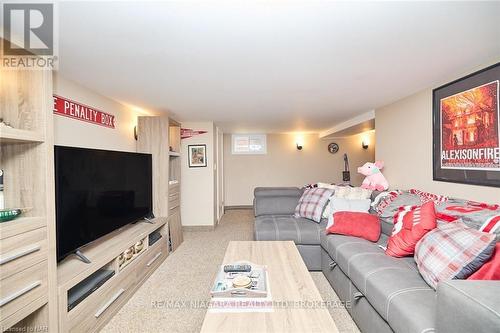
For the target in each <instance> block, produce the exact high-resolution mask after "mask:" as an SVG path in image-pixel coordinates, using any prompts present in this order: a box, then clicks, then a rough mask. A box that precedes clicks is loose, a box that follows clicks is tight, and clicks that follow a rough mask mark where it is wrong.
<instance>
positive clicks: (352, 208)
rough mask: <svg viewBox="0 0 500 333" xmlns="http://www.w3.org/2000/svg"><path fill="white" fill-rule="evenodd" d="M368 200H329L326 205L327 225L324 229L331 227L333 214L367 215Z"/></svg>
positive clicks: (368, 208)
mask: <svg viewBox="0 0 500 333" xmlns="http://www.w3.org/2000/svg"><path fill="white" fill-rule="evenodd" d="M370 204H371V201H370V199H345V198H337V197H335V196H333V197H331V198H330V202H329V203H328V208H327V209H329V212H330V213H329V214H328V225H327V226H326V229H328V228H330V227H331V226H332V225H333V222H334V221H333V214H335V213H337V212H362V213H368V211H369V210H370Z"/></svg>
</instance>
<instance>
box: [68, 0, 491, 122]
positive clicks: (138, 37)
mask: <svg viewBox="0 0 500 333" xmlns="http://www.w3.org/2000/svg"><path fill="white" fill-rule="evenodd" d="M59 17H60V23H59V24H60V25H59V37H60V44H59V55H60V57H59V59H60V63H59V66H60V73H61V74H62V75H63V76H65V77H67V78H69V79H72V80H74V81H77V82H79V83H81V84H83V85H85V86H87V87H89V88H91V89H93V90H95V91H97V92H99V93H101V94H103V95H107V96H110V97H112V98H114V99H117V100H119V101H122V102H125V103H128V104H133V105H136V106H139V107H142V108H146V109H152V110H171V111H172V112H173V113H174V114H176V115H177V117H178V118H179V119H180V120H183V121H187V120H191V121H205V120H210V121H214V122H216V123H217V124H220V125H221V126H222V127H223V128H224V130H225V131H226V132H229V131H248V132H261V131H268V132H286V131H297V130H301V131H321V130H325V129H327V128H329V127H332V126H334V125H335V124H337V123H339V122H342V121H345V120H346V119H349V118H351V117H353V116H356V115H359V114H362V113H364V112H366V111H368V110H371V109H374V108H377V107H380V106H383V105H386V104H388V103H390V102H392V101H395V100H397V99H399V98H402V97H405V96H407V95H410V94H412V93H414V92H416V91H419V90H421V89H423V88H427V87H435V86H436V85H439V84H442V83H444V82H446V81H447V80H452V79H456V78H458V77H459V76H461V75H463V74H464V73H467V72H468V71H471V70H474V69H477V67H478V66H481V65H482V64H485V63H487V62H492V61H494V60H496V59H500V41H499V40H500V39H499V36H500V24H499V17H500V2H498V1H494V2H485V3H479V2H477V1H476V2H433V3H431V2H383V3H381V2H378V3H377V2H318V1H302V2H287V3H285V2H283V1H259V2H250V1H246V2H238V1H231V2H191V1H183V2H181V1H179V2H147V3H145V2H101V1H100V2H62V3H60V5H59Z"/></svg>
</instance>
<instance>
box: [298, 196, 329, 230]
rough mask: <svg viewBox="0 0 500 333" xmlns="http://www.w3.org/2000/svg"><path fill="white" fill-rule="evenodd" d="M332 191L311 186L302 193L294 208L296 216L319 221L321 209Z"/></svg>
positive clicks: (321, 213)
mask: <svg viewBox="0 0 500 333" xmlns="http://www.w3.org/2000/svg"><path fill="white" fill-rule="evenodd" d="M332 194H333V191H332V190H329V189H326V188H311V189H307V190H305V191H304V193H302V196H301V197H300V199H299V204H298V205H297V208H295V216H296V217H304V218H307V219H310V220H313V221H315V222H318V223H319V222H320V221H321V216H322V215H323V210H324V209H325V206H326V204H327V203H328V199H330V197H331V196H332Z"/></svg>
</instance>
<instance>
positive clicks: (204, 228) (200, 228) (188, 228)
mask: <svg viewBox="0 0 500 333" xmlns="http://www.w3.org/2000/svg"><path fill="white" fill-rule="evenodd" d="M214 230H215V226H213V225H185V226H182V231H214Z"/></svg>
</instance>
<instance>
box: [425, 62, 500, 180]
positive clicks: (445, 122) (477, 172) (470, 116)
mask: <svg viewBox="0 0 500 333" xmlns="http://www.w3.org/2000/svg"><path fill="white" fill-rule="evenodd" d="M499 85H500V63H497V64H495V65H493V66H490V67H488V68H485V69H483V70H480V71H478V72H475V73H472V74H470V75H468V76H466V77H463V78H461V79H458V80H456V81H453V82H451V83H448V84H446V85H444V86H441V87H439V88H436V89H434V90H433V93H432V99H433V100H432V103H433V109H432V110H433V111H432V113H433V178H434V180H437V181H445V182H453V183H463V184H474V185H485V186H495V187H500V111H499Z"/></svg>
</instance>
